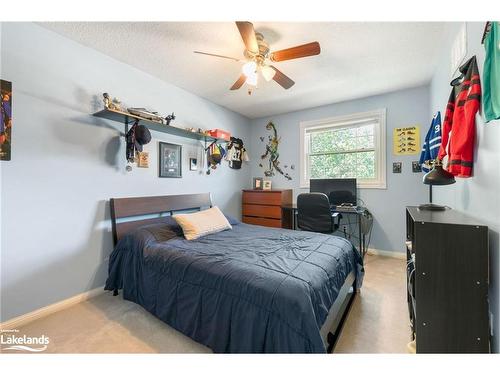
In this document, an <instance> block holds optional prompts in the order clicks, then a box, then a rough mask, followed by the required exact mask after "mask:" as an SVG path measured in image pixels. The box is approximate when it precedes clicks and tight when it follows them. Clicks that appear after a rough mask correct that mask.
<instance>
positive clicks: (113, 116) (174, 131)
mask: <svg viewBox="0 0 500 375" xmlns="http://www.w3.org/2000/svg"><path fill="white" fill-rule="evenodd" d="M94 116H95V117H100V118H105V119H107V120H112V121H116V122H120V123H122V124H125V134H127V132H128V127H129V125H130V124H133V123H134V122H135V121H136V120H139V124H141V125H145V126H147V127H148V128H149V129H151V130H155V131H159V132H162V133H167V134H171V135H175V136H178V137H184V138H190V139H195V140H198V141H203V142H205V145H206V144H207V143H210V144H213V143H224V142H227V141H226V140H225V139H222V138H215V137H211V136H209V135H205V134H201V133H198V132H190V131H189V130H185V129H181V128H177V127H175V126H172V125H164V124H161V123H159V122H157V121H152V120H147V119H145V118H142V117H139V116H135V115H132V114H130V113H128V112H122V111H117V110H114V109H107V108H106V109H103V110H101V111H99V112H96V113H94Z"/></svg>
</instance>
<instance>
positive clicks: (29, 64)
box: [0, 23, 250, 321]
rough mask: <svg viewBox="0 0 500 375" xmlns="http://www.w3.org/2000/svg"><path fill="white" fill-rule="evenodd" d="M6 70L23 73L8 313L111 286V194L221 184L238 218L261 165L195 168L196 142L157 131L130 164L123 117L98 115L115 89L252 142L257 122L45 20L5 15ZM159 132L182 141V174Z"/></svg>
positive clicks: (4, 268)
mask: <svg viewBox="0 0 500 375" xmlns="http://www.w3.org/2000/svg"><path fill="white" fill-rule="evenodd" d="M1 37H2V49H1V61H2V71H1V73H2V78H4V79H7V80H10V81H12V82H13V90H14V95H13V100H14V105H13V108H14V115H13V118H14V122H13V148H12V161H10V162H2V170H1V179H2V180H1V188H2V192H1V200H2V210H1V213H2V217H1V229H2V238H1V246H2V248H1V316H0V321H5V320H8V319H10V318H12V317H14V316H18V315H21V314H24V313H27V312H29V311H32V310H35V309H37V308H40V307H42V306H47V305H49V304H51V303H54V302H57V301H60V300H63V299H65V298H68V297H71V296H74V295H76V294H78V293H82V292H84V291H87V290H90V289H93V288H96V287H99V286H101V285H103V284H104V281H105V277H106V274H107V257H108V255H109V253H110V251H111V250H112V241H111V233H110V220H109V207H108V203H107V201H108V199H109V198H110V197H127V196H145V195H162V194H179V193H197V192H212V193H213V195H214V198H215V203H216V204H217V205H219V206H220V207H221V208H222V209H224V210H226V211H227V212H229V213H231V214H233V215H236V216H239V214H240V205H241V204H240V190H241V189H242V188H244V187H248V185H249V183H248V181H249V180H250V168H249V167H245V166H244V167H243V169H241V170H239V171H237V170H231V169H229V168H228V167H227V165H226V164H225V165H224V166H223V167H222V168H220V169H217V170H216V171H215V172H214V173H213V174H212V175H210V176H205V175H200V174H198V173H197V172H191V171H189V170H188V169H189V168H188V158H189V157H193V156H194V157H196V155H197V147H196V143H195V142H194V141H189V140H186V139H183V138H174V137H171V136H168V135H166V134H162V133H153V140H152V141H151V143H150V144H148V145H147V146H146V148H145V150H146V151H149V153H150V168H149V169H135V170H134V171H133V172H131V173H127V172H125V160H124V159H125V158H124V152H125V151H124V142H123V140H122V139H120V138H119V132H123V126H122V125H120V124H117V123H113V122H110V121H106V120H102V119H98V118H95V117H92V116H90V114H91V113H93V112H95V111H96V110H98V109H101V108H102V102H101V93H102V92H104V91H107V92H109V93H111V94H112V95H116V96H118V97H119V98H121V99H122V100H123V101H124V102H126V103H128V104H129V105H131V106H150V107H152V108H155V109H157V110H161V111H165V112H171V111H175V113H176V115H177V119H176V120H175V124H176V125H179V126H193V127H202V128H215V127H217V128H223V129H227V130H229V131H231V132H232V133H233V134H235V135H236V136H238V137H241V138H242V139H244V140H246V139H249V135H250V131H249V120H248V119H247V118H245V117H243V116H240V115H238V114H236V113H234V112H231V111H229V110H227V109H224V108H222V107H220V106H218V105H215V104H213V103H211V102H209V101H207V100H204V99H201V98H199V97H197V96H195V95H193V94H191V93H188V92H186V91H184V90H182V89H179V88H178V87H175V86H173V85H171V84H168V83H166V82H163V81H161V80H159V79H157V78H154V77H152V76H150V75H148V74H146V73H143V72H141V71H139V70H137V69H135V68H133V67H131V66H128V65H126V64H123V63H120V62H118V61H116V60H113V59H112V58H110V57H107V56H105V55H103V54H101V53H99V52H97V51H95V50H93V49H90V48H87V47H84V46H82V45H80V44H77V43H75V42H73V41H71V40H69V39H66V38H64V37H62V36H60V35H58V34H55V33H53V32H51V31H48V30H46V29H44V28H42V27H40V26H38V25H35V24H29V23H3V25H2V34H1ZM159 140H162V141H167V142H172V143H179V144H182V145H183V178H182V179H170V178H158V177H157V174H158V172H157V170H158V164H157V147H158V145H157V143H158V141H159Z"/></svg>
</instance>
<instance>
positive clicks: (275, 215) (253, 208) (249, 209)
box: [243, 204, 281, 220]
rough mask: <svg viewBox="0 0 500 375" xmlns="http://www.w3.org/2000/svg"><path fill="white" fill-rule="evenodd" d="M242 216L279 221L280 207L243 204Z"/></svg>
mask: <svg viewBox="0 0 500 375" xmlns="http://www.w3.org/2000/svg"><path fill="white" fill-rule="evenodd" d="M243 216H257V217H266V218H272V219H280V220H281V206H264V205H260V204H244V205H243Z"/></svg>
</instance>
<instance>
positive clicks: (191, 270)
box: [105, 194, 363, 353]
mask: <svg viewBox="0 0 500 375" xmlns="http://www.w3.org/2000/svg"><path fill="white" fill-rule="evenodd" d="M209 206H211V199H210V195H209V194H189V195H174V196H163V197H141V198H119V199H112V200H111V201H110V207H111V217H112V226H113V236H114V240H115V243H116V246H115V249H114V251H113V253H112V254H111V256H110V261H109V276H108V280H107V281H106V286H105V289H106V290H113V291H115V294H117V293H118V290H122V295H123V298H124V299H126V300H129V301H133V302H135V303H137V304H139V305H141V306H142V307H144V308H145V309H146V310H147V311H149V312H150V313H151V314H153V315H154V316H156V317H157V318H159V319H161V320H162V321H164V322H165V323H167V324H168V325H170V326H171V327H173V328H174V329H176V330H178V331H180V332H182V333H184V334H185V335H187V336H189V337H191V338H192V339H194V340H195V341H197V342H199V343H202V344H204V345H206V346H208V347H210V348H211V349H212V350H213V351H214V352H216V353H325V352H326V351H330V350H331V349H332V347H333V345H334V344H335V340H336V338H337V337H338V333H339V330H340V328H339V327H342V322H343V320H344V319H345V316H346V314H347V312H348V311H349V306H350V304H351V303H352V301H353V298H354V296H355V292H356V290H357V289H359V287H360V286H361V282H362V278H363V264H362V258H361V256H360V254H359V252H358V250H357V249H356V248H355V247H354V246H353V245H352V244H351V243H350V242H349V241H347V240H346V239H344V238H340V237H336V236H331V235H324V234H318V233H311V232H300V231H292V230H287V229H276V228H267V227H261V226H255V225H249V224H243V223H240V222H239V221H237V220H235V219H233V218H228V219H229V221H230V223H231V224H232V226H233V229H231V230H226V231H223V232H219V233H215V234H210V235H207V236H204V237H202V238H199V239H197V240H192V241H187V240H186V239H184V237H183V235H182V230H181V228H180V227H179V226H178V225H177V224H176V222H175V221H174V220H173V219H172V218H171V217H170V216H169V215H171V214H172V213H173V212H176V211H184V210H193V209H203V208H204V207H209ZM150 214H163V215H164V214H166V216H159V217H154V218H147V219H144V218H142V217H141V218H140V219H139V220H137V218H138V217H140V215H150ZM125 218H127V220H124V219H125ZM134 218H135V219H136V220H134Z"/></svg>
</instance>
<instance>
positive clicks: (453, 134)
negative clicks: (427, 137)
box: [438, 56, 481, 177]
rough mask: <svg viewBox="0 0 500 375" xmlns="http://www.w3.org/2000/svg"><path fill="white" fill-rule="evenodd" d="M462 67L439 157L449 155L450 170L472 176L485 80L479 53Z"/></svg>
mask: <svg viewBox="0 0 500 375" xmlns="http://www.w3.org/2000/svg"><path fill="white" fill-rule="evenodd" d="M459 70H460V73H461V75H460V77H458V78H455V79H454V80H453V81H452V82H451V85H452V86H453V89H452V90H451V94H450V98H449V99H448V105H447V106H446V114H445V117H444V122H443V127H442V134H441V137H442V139H441V147H440V148H439V155H438V157H439V159H440V160H442V159H443V158H444V157H445V156H446V155H448V164H447V167H446V169H447V170H448V172H450V173H452V174H453V175H454V176H458V177H470V176H471V175H472V162H473V160H472V158H473V154H474V140H475V136H476V113H477V111H478V110H479V105H480V101H481V81H480V80H479V70H478V68H477V61H476V56H473V57H471V58H470V59H469V60H468V61H467V62H466V63H465V64H463V65H462V66H461V67H460V69H459ZM462 79H463V80H462Z"/></svg>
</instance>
